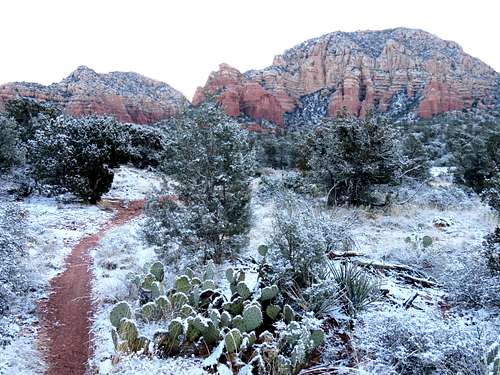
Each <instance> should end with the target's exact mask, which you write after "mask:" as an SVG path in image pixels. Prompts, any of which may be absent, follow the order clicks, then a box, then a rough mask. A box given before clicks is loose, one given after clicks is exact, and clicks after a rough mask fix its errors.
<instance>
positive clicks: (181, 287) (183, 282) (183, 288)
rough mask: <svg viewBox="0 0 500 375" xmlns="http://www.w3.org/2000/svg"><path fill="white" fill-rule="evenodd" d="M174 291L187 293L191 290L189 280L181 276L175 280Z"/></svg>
mask: <svg viewBox="0 0 500 375" xmlns="http://www.w3.org/2000/svg"><path fill="white" fill-rule="evenodd" d="M175 290H176V291H178V292H182V293H188V292H189V291H190V290H191V279H190V278H189V277H188V276H186V275H182V276H179V277H178V278H177V279H175Z"/></svg>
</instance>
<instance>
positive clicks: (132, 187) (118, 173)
mask: <svg viewBox="0 0 500 375" xmlns="http://www.w3.org/2000/svg"><path fill="white" fill-rule="evenodd" d="M161 184H162V179H161V177H160V176H159V175H158V174H157V173H155V172H154V171H149V170H143V169H137V168H133V167H129V166H122V167H120V168H118V169H116V170H115V176H114V178H113V185H112V186H111V190H110V191H109V192H107V193H106V194H104V196H103V199H123V200H137V199H144V198H146V196H147V195H148V194H150V193H152V192H153V191H154V190H158V189H160V188H161Z"/></svg>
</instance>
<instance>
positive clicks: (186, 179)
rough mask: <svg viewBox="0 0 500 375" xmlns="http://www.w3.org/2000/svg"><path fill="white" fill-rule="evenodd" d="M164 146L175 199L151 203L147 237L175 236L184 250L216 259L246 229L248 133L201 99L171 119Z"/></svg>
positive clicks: (249, 163)
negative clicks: (166, 148) (201, 101)
mask: <svg viewBox="0 0 500 375" xmlns="http://www.w3.org/2000/svg"><path fill="white" fill-rule="evenodd" d="M168 149H169V153H168V157H166V158H165V160H164V163H163V164H162V166H161V167H162V169H163V171H164V172H165V174H166V175H167V176H170V177H172V178H173V179H174V180H175V181H176V182H177V184H176V185H175V194H176V196H177V198H178V200H179V202H172V201H169V200H165V199H163V200H162V199H159V200H157V201H156V202H154V203H152V204H151V206H150V208H149V210H148V211H149V213H150V216H151V221H150V228H154V230H152V231H149V234H150V235H148V238H149V239H150V240H152V241H153V242H156V243H161V244H164V245H165V244H166V245H167V247H168V243H169V242H170V241H173V240H176V241H179V242H180V243H181V245H182V246H183V247H184V248H185V249H191V250H193V251H196V250H199V249H202V250H203V258H204V259H205V260H206V259H208V258H214V259H215V260H216V261H220V260H221V259H222V257H223V255H224V254H225V253H230V252H232V251H233V250H234V249H236V248H238V246H240V245H241V244H242V240H243V238H244V237H243V235H244V234H245V233H246V231H247V230H248V225H249V217H250V210H249V202H250V177H251V175H252V172H253V168H254V153H253V150H252V148H251V146H250V144H249V141H248V134H247V132H246V131H245V130H242V129H241V127H240V125H239V124H238V123H237V122H236V121H234V120H233V119H232V118H230V117H229V116H227V115H226V114H225V113H224V112H223V110H222V109H221V108H220V107H219V106H218V105H216V104H215V103H213V102H205V103H204V104H202V105H200V106H199V107H196V108H193V109H190V110H187V111H185V112H183V113H182V114H181V115H180V116H179V117H178V118H177V119H176V120H175V129H174V130H173V132H172V134H171V140H170V141H169V144H168ZM154 232H156V233H160V235H159V236H158V235H156V234H154Z"/></svg>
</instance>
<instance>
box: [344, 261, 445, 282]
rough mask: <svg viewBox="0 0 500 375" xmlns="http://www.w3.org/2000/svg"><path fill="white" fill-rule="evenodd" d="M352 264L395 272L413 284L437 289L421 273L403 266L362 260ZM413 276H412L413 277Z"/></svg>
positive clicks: (430, 280)
mask: <svg viewBox="0 0 500 375" xmlns="http://www.w3.org/2000/svg"><path fill="white" fill-rule="evenodd" d="M353 263H355V264H357V265H358V266H360V267H366V268H375V269H377V270H382V271H396V272H398V276H401V277H402V278H404V279H406V280H408V281H410V282H411V283H413V284H420V285H422V286H423V287H429V288H432V287H437V286H439V284H438V282H437V281H435V280H432V279H431V278H430V277H428V276H426V275H425V274H424V273H423V272H421V271H419V270H416V269H415V268H412V267H410V266H407V265H404V264H394V263H380V262H367V261H364V260H354V261H353ZM412 274H413V275H415V276H413V275H412Z"/></svg>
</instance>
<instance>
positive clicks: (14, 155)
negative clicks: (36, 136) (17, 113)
mask: <svg viewBox="0 0 500 375" xmlns="http://www.w3.org/2000/svg"><path fill="white" fill-rule="evenodd" d="M23 159H24V147H23V145H22V144H21V142H20V134H19V128H18V127H17V125H16V123H15V122H14V121H13V120H11V119H9V118H7V117H4V116H1V115H0V170H1V169H6V168H9V167H12V166H14V165H16V164H19V163H20V162H22V161H23Z"/></svg>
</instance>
